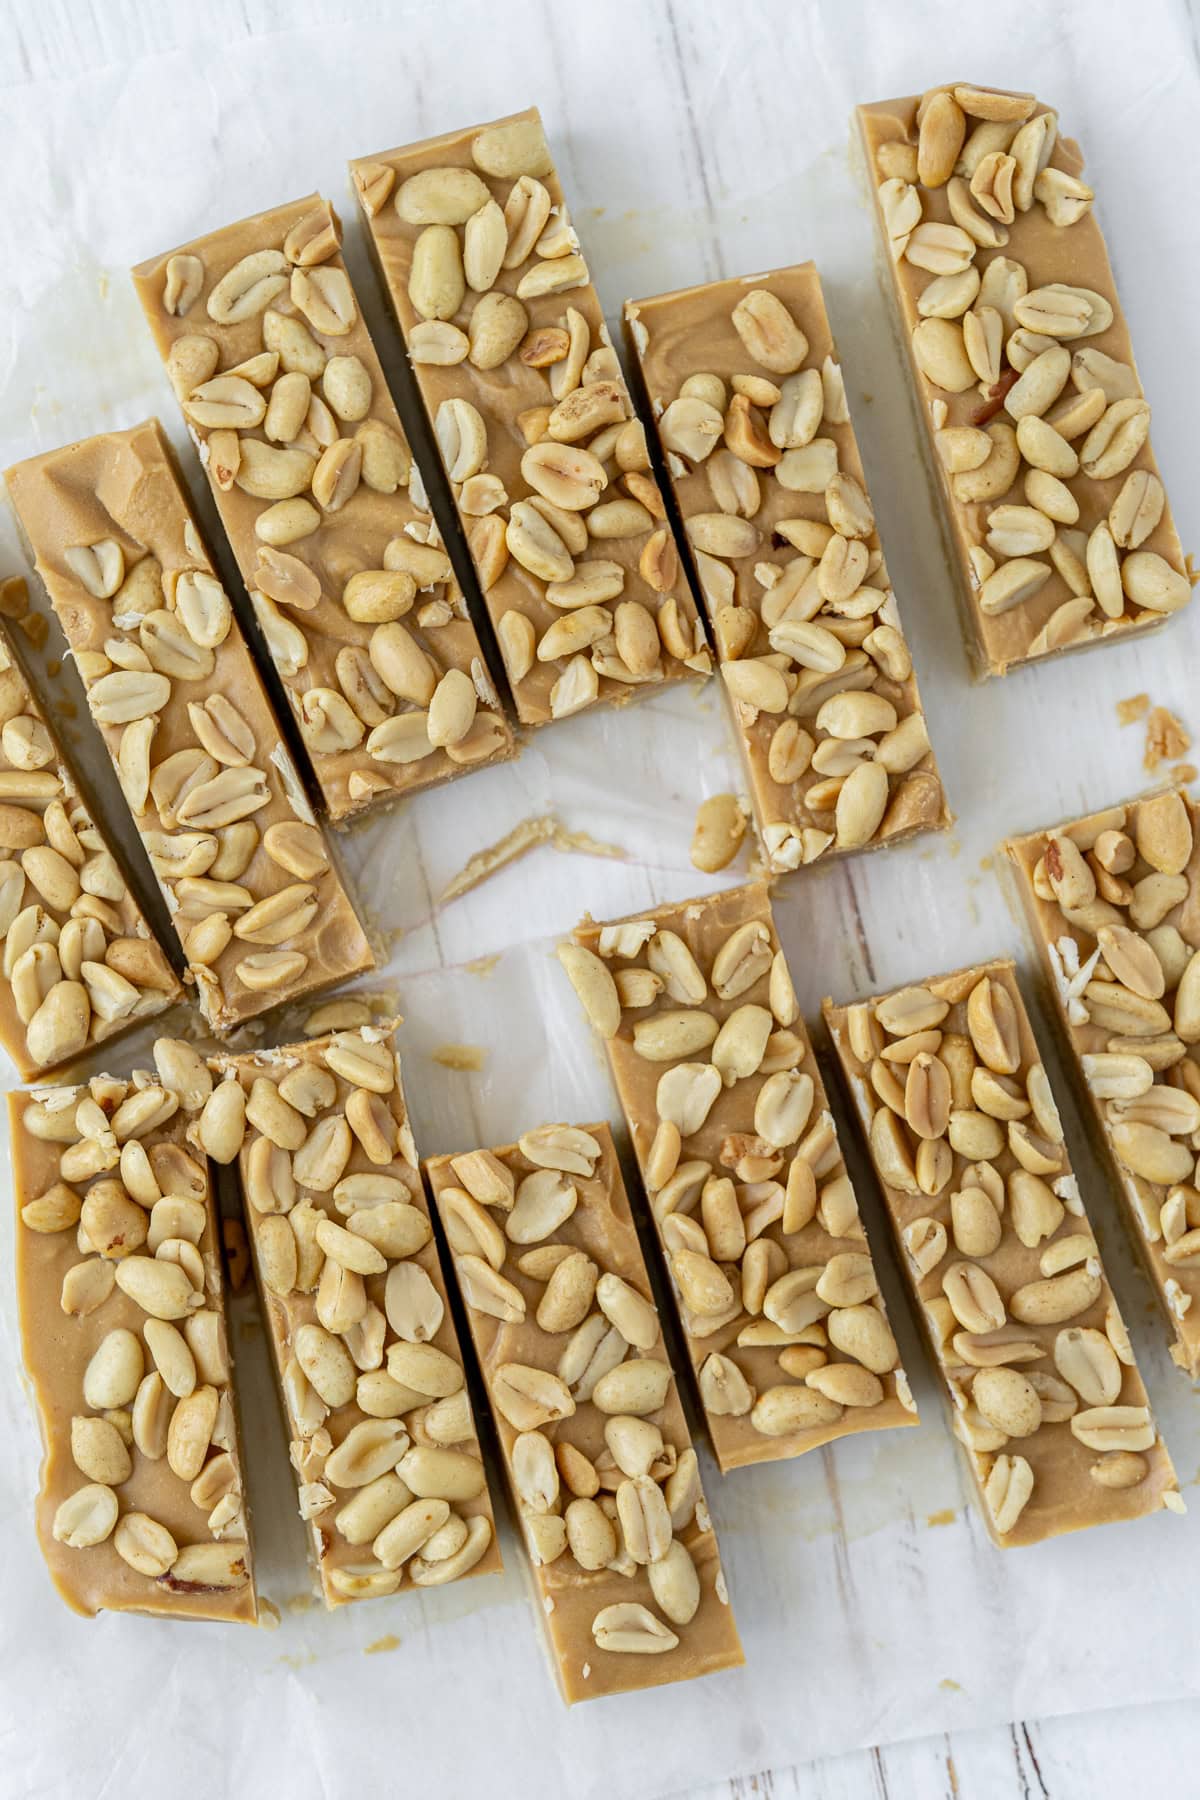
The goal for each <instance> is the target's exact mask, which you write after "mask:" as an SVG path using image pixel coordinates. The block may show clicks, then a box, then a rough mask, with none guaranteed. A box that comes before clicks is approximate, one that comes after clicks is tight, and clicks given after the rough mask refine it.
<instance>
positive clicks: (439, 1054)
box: [430, 1044, 488, 1074]
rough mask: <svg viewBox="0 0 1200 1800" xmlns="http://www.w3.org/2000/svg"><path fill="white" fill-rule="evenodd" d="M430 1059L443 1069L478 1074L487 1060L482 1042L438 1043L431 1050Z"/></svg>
mask: <svg viewBox="0 0 1200 1800" xmlns="http://www.w3.org/2000/svg"><path fill="white" fill-rule="evenodd" d="M430 1054H431V1057H432V1060H433V1061H434V1062H435V1063H440V1064H441V1066H442V1068H443V1069H458V1070H459V1071H460V1072H461V1073H463V1074H478V1073H479V1071H480V1070H481V1069H482V1068H483V1065H484V1064H485V1063H486V1061H487V1054H488V1053H487V1049H486V1046H485V1045H483V1044H439V1045H438V1047H437V1049H436V1050H434V1051H431V1053H430Z"/></svg>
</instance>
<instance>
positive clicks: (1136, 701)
mask: <svg viewBox="0 0 1200 1800" xmlns="http://www.w3.org/2000/svg"><path fill="white" fill-rule="evenodd" d="M1149 711H1150V696H1149V694H1131V695H1130V696H1129V698H1128V700H1118V701H1117V718H1118V720H1119V721H1120V723H1121V724H1122V725H1132V724H1134V722H1135V721H1136V720H1138V719H1144V718H1145V716H1146V714H1147V713H1148V712H1149Z"/></svg>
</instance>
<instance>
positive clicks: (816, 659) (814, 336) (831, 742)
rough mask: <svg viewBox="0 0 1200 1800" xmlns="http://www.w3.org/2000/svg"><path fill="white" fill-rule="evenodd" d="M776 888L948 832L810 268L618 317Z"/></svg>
mask: <svg viewBox="0 0 1200 1800" xmlns="http://www.w3.org/2000/svg"><path fill="white" fill-rule="evenodd" d="M625 329H626V334H627V336H628V339H629V344H630V348H631V350H632V352H633V354H634V355H635V356H636V358H637V361H638V365H639V368H640V370H641V376H642V380H643V382H644V384H645V389H646V395H647V399H648V401H649V405H650V410H651V412H652V413H653V415H654V418H655V421H656V425H657V430H658V436H659V442H660V445H661V448H662V453H663V457H664V460H665V462H666V465H667V469H668V471H669V473H670V476H671V485H672V489H673V491H674V495H675V501H676V504H677V506H678V507H679V511H680V513H681V515H682V517H683V523H684V528H685V530H686V531H687V535H688V538H689V540H690V543H691V553H692V559H693V562H694V564H695V568H696V574H697V577H698V581H699V586H700V591H701V593H702V594H703V596H704V600H705V604H706V606H707V608H708V614H709V620H710V623H711V625H712V628H713V636H714V638H715V640H716V645H717V660H718V662H719V664H720V667H721V674H722V676H723V678H724V687H725V697H726V700H727V702H728V705H729V709H730V712H731V714H732V718H733V727H734V735H735V736H736V738H737V741H738V747H739V750H740V752H741V758H742V764H743V767H744V769H745V772H746V783H747V787H748V790H749V794H750V802H751V806H752V808H753V811H754V822H755V825H756V827H757V830H758V836H759V840H760V842H761V843H762V846H763V854H764V857H765V859H766V862H767V866H768V867H769V868H770V869H772V870H774V871H776V872H778V871H780V870H784V869H795V868H797V867H799V865H800V864H802V863H811V862H815V861H816V860H817V858H818V857H820V856H824V855H826V854H830V855H833V854H836V853H837V852H839V851H842V850H857V849H861V848H865V847H867V846H874V845H878V844H882V843H887V842H891V841H893V840H895V839H898V838H901V837H907V836H910V835H912V834H913V833H914V832H918V831H927V830H931V829H934V828H939V827H941V826H944V825H948V824H949V822H950V813H949V810H948V808H947V805H946V797H945V794H944V792H943V790H942V783H941V777H940V775H939V774H938V768H937V763H936V762H935V761H934V756H933V751H932V750H931V749H930V746H929V734H928V731H927V730H926V725H925V715H924V713H923V712H922V710H921V696H920V694H919V693H918V691H917V681H916V676H915V675H914V674H913V666H912V657H911V655H910V654H909V649H908V645H907V644H906V643H905V641H904V633H903V629H902V627H901V624H900V614H899V610H898V608H897V605H896V596H895V594H894V593H893V592H892V589H891V584H890V582H889V579H888V572H887V565H886V563H885V562H884V560H883V551H882V549H881V547H880V542H879V534H878V532H877V531H876V529H875V518H874V514H873V512H872V510H871V502H870V499H869V498H868V495H867V490H866V478H865V476H864V474H863V467H862V462H861V459H860V457H859V454H858V444H857V442H856V441H855V436H854V427H853V425H852V424H851V422H850V413H849V410H848V408H847V405H846V393H845V388H844V386H843V381H842V370H841V364H840V363H839V361H838V356H837V347H836V345H835V344H834V341H833V334H832V332H831V331H830V328H829V319H828V316H827V314H826V311H825V300H824V296H823V294H822V292H821V281H820V277H819V276H818V274H817V271H816V268H815V267H814V265H813V264H812V263H803V264H801V265H800V266H799V267H797V268H792V269H777V270H775V271H773V272H772V273H769V274H766V275H755V276H743V277H740V278H736V279H733V280H729V281H714V282H708V283H706V284H705V285H704V286H702V287H694V288H684V289H681V290H680V291H679V292H677V293H673V294H661V295H659V296H658V297H657V298H655V299H652V300H636V301H634V300H629V301H626V304H625Z"/></svg>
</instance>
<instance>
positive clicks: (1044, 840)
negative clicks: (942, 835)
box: [1004, 793, 1200, 1379]
mask: <svg viewBox="0 0 1200 1800" xmlns="http://www.w3.org/2000/svg"><path fill="white" fill-rule="evenodd" d="M1004 849H1005V853H1006V855H1007V856H1008V857H1009V859H1010V861H1011V862H1012V864H1013V866H1014V868H1015V871H1016V876H1017V883H1018V888H1019V891H1020V895H1021V902H1022V905H1023V907H1024V909H1025V914H1026V917H1027V918H1028V921H1029V926H1030V930H1031V931H1032V933H1033V937H1034V941H1035V943H1036V945H1037V950H1038V956H1039V958H1040V960H1041V964H1042V970H1043V973H1044V975H1045V977H1046V984H1047V986H1048V988H1049V989H1050V991H1051V993H1052V994H1053V1007H1054V1011H1055V1014H1056V1017H1057V1019H1058V1023H1059V1026H1060V1028H1061V1030H1062V1034H1063V1038H1064V1040H1065V1042H1066V1045H1067V1047H1068V1052H1069V1059H1070V1061H1071V1063H1072V1065H1073V1067H1074V1069H1075V1071H1076V1073H1077V1075H1078V1076H1079V1077H1080V1081H1081V1085H1082V1086H1083V1087H1084V1089H1085V1090H1086V1092H1087V1096H1088V1104H1089V1107H1090V1110H1091V1115H1092V1118H1093V1120H1094V1122H1095V1124H1096V1127H1097V1135H1098V1137H1099V1140H1100V1142H1101V1144H1102V1145H1103V1147H1104V1153H1105V1160H1106V1162H1107V1164H1108V1167H1109V1168H1110V1170H1111V1171H1112V1173H1113V1176H1114V1178H1115V1180H1116V1183H1117V1186H1118V1189H1119V1191H1120V1193H1121V1196H1122V1199H1123V1202H1124V1211H1125V1214H1126V1217H1127V1219H1128V1222H1129V1226H1130V1230H1131V1231H1132V1234H1133V1237H1134V1240H1135V1242H1136V1243H1137V1245H1138V1247H1139V1249H1140V1251H1141V1256H1142V1261H1143V1263H1144V1264H1145V1267H1146V1272H1147V1274H1148V1275H1149V1277H1150V1282H1151V1285H1152V1287H1153V1288H1154V1291H1155V1293H1156V1295H1157V1296H1158V1300H1159V1303H1160V1305H1161V1306H1162V1308H1163V1311H1164V1313H1165V1314H1166V1317H1167V1320H1168V1322H1169V1324H1170V1327H1171V1330H1172V1332H1173V1334H1174V1336H1175V1340H1176V1342H1175V1347H1174V1348H1173V1350H1172V1352H1171V1354H1172V1356H1173V1357H1174V1359H1175V1361H1176V1362H1177V1363H1178V1364H1179V1366H1180V1368H1182V1369H1186V1370H1187V1372H1188V1374H1189V1375H1191V1376H1192V1377H1193V1379H1195V1378H1196V1377H1197V1376H1200V1305H1197V1304H1196V1302H1197V1300H1200V1180H1198V1179H1197V1163H1196V1151H1197V1147H1198V1146H1200V1050H1198V1049H1197V1046H1198V1045H1200V807H1197V805H1196V802H1195V801H1194V800H1193V799H1191V798H1190V796H1188V795H1187V794H1181V793H1162V794H1151V795H1148V796H1147V797H1146V798H1145V799H1143V800H1131V801H1129V802H1128V803H1127V804H1125V805H1122V806H1110V807H1107V808H1106V809H1105V810H1104V811H1102V812H1097V813H1091V814H1090V815H1089V816H1088V817H1086V818H1083V819H1072V820H1070V821H1069V822H1068V823H1067V824H1065V825H1060V826H1058V827H1057V829H1050V830H1046V831H1034V832H1030V834H1029V835H1028V836H1027V837H1018V838H1012V839H1010V840H1009V842H1008V843H1006V844H1005V846H1004Z"/></svg>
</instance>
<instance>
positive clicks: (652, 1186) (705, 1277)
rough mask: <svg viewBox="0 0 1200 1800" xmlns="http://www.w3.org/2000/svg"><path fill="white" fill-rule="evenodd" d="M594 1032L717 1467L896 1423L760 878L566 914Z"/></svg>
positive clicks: (888, 1374)
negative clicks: (612, 909)
mask: <svg viewBox="0 0 1200 1800" xmlns="http://www.w3.org/2000/svg"><path fill="white" fill-rule="evenodd" d="M559 957H560V960H561V961H562V964H563V967H564V969H565V970H566V973H567V975H568V977H569V978H570V980H571V983H572V985H573V986H574V988H575V990H576V992H577V994H578V995H579V997H580V999H581V1001H582V1002H583V1005H584V1008H585V1011H586V1012H587V1013H588V1016H589V1018H590V1019H591V1022H592V1024H593V1025H594V1026H595V1027H596V1029H597V1030H598V1031H599V1032H600V1034H601V1036H602V1037H603V1038H604V1040H605V1049H606V1050H607V1052H608V1060H609V1066H610V1067H611V1069H612V1073H613V1079H614V1081H615V1082H616V1086H617V1093H618V1095H619V1096H620V1101H621V1107H622V1110H623V1111H624V1114H625V1119H626V1123H627V1124H628V1126H629V1133H630V1136H631V1138H632V1139H633V1148H634V1151H635V1153H636V1155H637V1159H638V1166H639V1168H640V1169H641V1172H642V1179H643V1181H644V1183H645V1186H646V1191H647V1194H648V1195H649V1199H650V1209H651V1211H652V1213H653V1215H654V1223H655V1227H656V1229H657V1232H658V1237H659V1242H660V1244H661V1247H662V1251H663V1259H664V1261H665V1263H666V1265H667V1268H668V1271H669V1273H670V1276H671V1280H672V1284H673V1287H674V1291H675V1295H676V1299H677V1301H678V1306H679V1316H680V1320H681V1322H682V1325H683V1330H684V1335H685V1337H686V1338H687V1345H688V1351H689V1354H690V1355H691V1359H692V1367H693V1369H694V1370H695V1373H696V1378H697V1383H698V1386H699V1390H700V1398H701V1400H702V1402H703V1405H704V1411H705V1416H706V1418H707V1421H708V1429H709V1435H710V1436H711V1438H712V1445H713V1450H714V1451H715V1453H716V1458H717V1461H718V1463H719V1464H720V1466H721V1469H722V1470H723V1471H727V1470H729V1469H736V1468H740V1467H741V1466H742V1465H743V1464H745V1463H756V1462H770V1461H775V1460H777V1459H780V1458H782V1457H790V1456H799V1455H801V1454H802V1452H804V1451H806V1450H812V1449H815V1448H816V1446H817V1445H818V1444H825V1443H829V1442H830V1441H831V1440H832V1439H834V1438H839V1437H844V1436H846V1435H847V1434H848V1433H850V1432H855V1431H872V1430H876V1429H880V1428H883V1427H886V1426H893V1425H915V1424H916V1423H917V1410H916V1407H915V1406H914V1404H913V1399H912V1395H911V1393H910V1392H909V1386H908V1381H907V1379H906V1378H905V1374H904V1370H903V1369H902V1368H901V1366H900V1357H899V1352H898V1351H897V1348H896V1341H895V1339H894V1338H893V1336H892V1332H891V1328H890V1326H889V1325H888V1321H887V1313H886V1310H885V1308H884V1303H883V1296H882V1294H881V1293H880V1292H879V1283H878V1280H877V1279H876V1275H875V1268H874V1264H873V1262H872V1259H871V1249H870V1245H869V1244H868V1242H867V1237H866V1232H865V1231H864V1229H863V1224H862V1220H861V1218H860V1217H859V1212H858V1203H857V1201H856V1200H855V1197H854V1189H853V1187H852V1186H851V1183H850V1178H849V1176H848V1175H847V1173H846V1166H845V1163H844V1162H843V1160H842V1153H841V1149H840V1147H839V1145H838V1140H837V1133H836V1130H835V1129H834V1123H833V1119H832V1116H831V1114H830V1112H829V1106H828V1102H827V1099H826V1095H825V1089H824V1086H823V1084H822V1081H821V1075H820V1071H819V1069H818V1068H817V1061H816V1058H815V1056H814V1055H813V1050H812V1045H811V1044H810V1042H809V1039H808V1033H807V1032H806V1030H805V1028H804V1021H803V1019H802V1018H801V1017H800V1009H799V1007H798V1006H797V1004H796V996H795V992H794V990H793V988H792V981H791V976H790V975H789V973H788V968H787V963H786V961H785V959H784V955H783V951H782V950H781V949H780V947H779V938H778V936H777V935H776V931H775V922H774V920H773V918H772V916H771V907H770V902H769V900H768V898H767V889H766V886H765V884H758V885H755V886H751V887H743V888H731V889H728V890H727V891H726V892H725V893H723V894H713V895H711V896H710V897H709V898H708V899H705V900H693V901H685V902H684V903H682V904H681V905H678V906H660V907H659V908H658V909H657V911H655V912H650V913H645V914H642V915H640V916H638V917H636V918H630V919H623V920H620V921H618V922H617V923H616V924H612V925H597V924H595V923H593V922H592V921H591V920H590V919H585V920H584V922H583V924H582V925H580V926H579V928H578V929H577V931H576V933H575V943H574V944H564V945H561V946H560V948H559Z"/></svg>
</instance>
